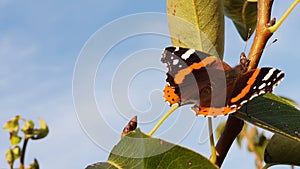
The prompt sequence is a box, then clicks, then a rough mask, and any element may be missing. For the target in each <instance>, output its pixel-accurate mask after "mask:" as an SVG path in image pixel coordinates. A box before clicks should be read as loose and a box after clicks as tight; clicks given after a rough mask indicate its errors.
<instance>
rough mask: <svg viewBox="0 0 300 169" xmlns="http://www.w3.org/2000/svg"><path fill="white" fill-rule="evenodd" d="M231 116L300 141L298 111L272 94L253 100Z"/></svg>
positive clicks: (299, 112)
mask: <svg viewBox="0 0 300 169" xmlns="http://www.w3.org/2000/svg"><path fill="white" fill-rule="evenodd" d="M233 116H236V117H238V118H240V119H242V120H246V121H248V122H250V123H252V124H254V125H256V126H259V127H261V128H264V129H266V130H269V131H271V132H275V133H278V134H282V135H284V136H286V137H289V138H291V139H294V140H296V141H300V134H299V133H300V129H299V126H300V120H299V119H300V111H299V110H298V109H296V108H295V107H294V106H293V105H291V104H289V102H287V101H286V100H285V99H282V98H281V97H279V96H276V95H274V94H265V95H262V96H258V97H256V98H254V99H253V100H251V101H250V102H248V104H246V105H244V106H243V107H242V108H241V109H240V110H239V111H238V112H236V113H233Z"/></svg>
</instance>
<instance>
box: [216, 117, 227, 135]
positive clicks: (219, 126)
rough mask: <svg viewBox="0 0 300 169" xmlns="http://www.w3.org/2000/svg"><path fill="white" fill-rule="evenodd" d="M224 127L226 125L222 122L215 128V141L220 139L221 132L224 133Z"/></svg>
mask: <svg viewBox="0 0 300 169" xmlns="http://www.w3.org/2000/svg"><path fill="white" fill-rule="evenodd" d="M225 125H226V121H223V122H222V123H220V124H219V125H218V127H217V128H216V131H215V133H216V134H215V136H216V138H217V139H218V138H220V136H221V134H222V132H223V131H224V128H225Z"/></svg>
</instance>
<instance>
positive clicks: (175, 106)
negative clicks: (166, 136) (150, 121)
mask: <svg viewBox="0 0 300 169" xmlns="http://www.w3.org/2000/svg"><path fill="white" fill-rule="evenodd" d="M178 107H179V105H178V104H176V105H174V106H173V107H172V108H171V109H170V110H169V111H168V112H167V113H166V114H165V115H164V116H163V117H162V118H161V119H160V120H159V122H158V123H157V124H156V125H155V126H154V127H153V129H152V130H151V131H150V132H149V134H148V135H149V136H152V135H153V134H154V133H155V132H156V130H157V129H158V128H159V127H160V125H161V124H162V123H163V122H164V121H165V120H166V119H167V118H168V117H169V116H170V115H171V114H172V113H173V112H174V111H175V110H176V109H177V108H178Z"/></svg>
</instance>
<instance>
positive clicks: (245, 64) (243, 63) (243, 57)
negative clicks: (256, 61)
mask: <svg viewBox="0 0 300 169" xmlns="http://www.w3.org/2000/svg"><path fill="white" fill-rule="evenodd" d="M249 63H250V60H249V59H248V58H247V57H246V54H245V53H244V52H242V53H241V55H240V64H241V66H242V68H243V70H244V71H246V70H247V68H248V66H249Z"/></svg>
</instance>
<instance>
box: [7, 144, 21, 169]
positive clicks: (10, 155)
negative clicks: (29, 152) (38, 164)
mask: <svg viewBox="0 0 300 169" xmlns="http://www.w3.org/2000/svg"><path fill="white" fill-rule="evenodd" d="M5 156H6V161H7V163H8V164H9V165H11V166H12V165H13V163H14V161H15V160H16V159H18V158H20V157H21V149H20V147H19V146H15V147H14V148H10V149H8V150H7V151H6V153H5Z"/></svg>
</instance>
